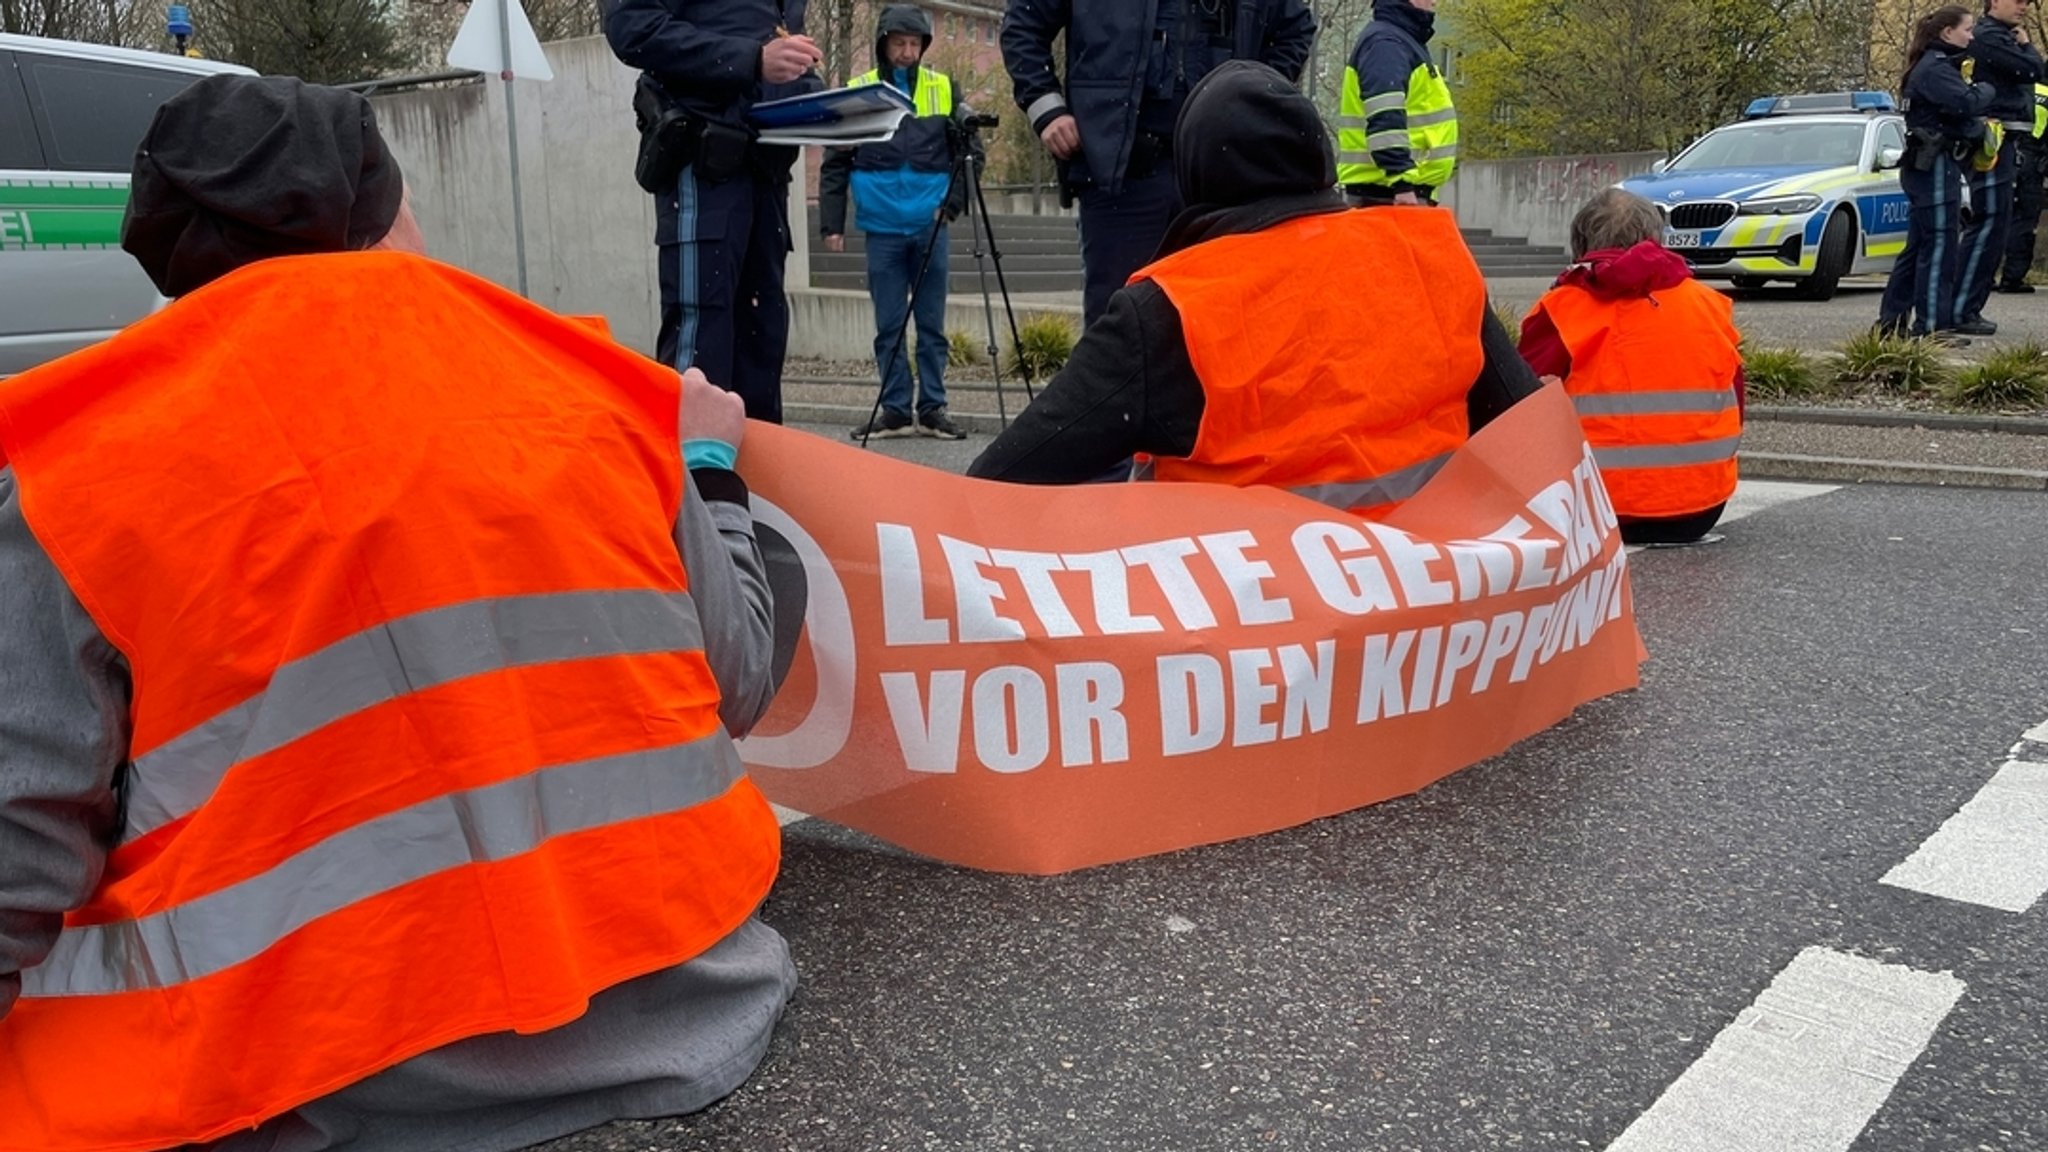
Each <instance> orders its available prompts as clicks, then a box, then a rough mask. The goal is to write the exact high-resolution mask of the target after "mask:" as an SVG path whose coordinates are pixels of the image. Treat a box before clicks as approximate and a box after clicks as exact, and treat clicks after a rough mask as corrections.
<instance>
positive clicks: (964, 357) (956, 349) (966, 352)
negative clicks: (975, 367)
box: [946, 328, 981, 368]
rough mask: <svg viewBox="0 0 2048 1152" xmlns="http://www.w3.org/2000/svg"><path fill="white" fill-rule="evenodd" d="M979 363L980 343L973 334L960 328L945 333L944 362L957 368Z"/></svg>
mask: <svg viewBox="0 0 2048 1152" xmlns="http://www.w3.org/2000/svg"><path fill="white" fill-rule="evenodd" d="M979 363H981V345H980V344H979V343H977V342H976V341H975V339H974V334H973V333H971V332H968V331H966V330H965V329H962V328H955V329H954V330H953V331H951V332H948V333H946V364H947V366H948V367H952V368H959V367H962V366H964V365H968V364H979Z"/></svg>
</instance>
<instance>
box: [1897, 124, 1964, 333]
mask: <svg viewBox="0 0 2048 1152" xmlns="http://www.w3.org/2000/svg"><path fill="white" fill-rule="evenodd" d="M1899 185H1900V187H1901V188H1903V189H1904V190H1905V193H1906V202H1907V203H1908V204H1909V205H1911V211H1910V214H1909V215H1908V216H1907V218H1906V247H1905V249H1904V250H1903V251H1901V252H1900V253H1899V256H1898V259H1897V260H1895V261H1893V263H1892V278H1891V279H1890V280H1888V281H1886V282H1885V286H1884V301H1883V303H1882V304H1880V305H1879V306H1878V316H1877V319H1878V323H1879V324H1881V325H1883V326H1884V327H1886V328H1890V329H1898V330H1907V329H1910V330H1911V332H1912V333H1913V334H1914V335H1916V336H1924V335H1926V334H1927V333H1929V332H1939V331H1941V330H1942V329H1944V328H1953V327H1955V325H1956V320H1957V319H1958V317H1957V316H1956V312H1955V305H1956V297H1957V295H1958V293H1957V290H1956V287H1957V283H1958V280H1959V276H1960V273H1959V269H1960V268H1961V265H1962V261H1961V259H1960V256H1961V248H1962V245H1961V243H1960V241H1959V238H1958V235H1957V216H1958V214H1959V213H1960V212H1961V210H1962V199H1963V174H1962V169H1961V166H1960V165H1958V164H1957V163H1956V162H1955V161H1954V160H1952V159H1950V158H1949V157H1948V156H1946V155H1942V156H1937V157H1935V159H1934V166H1933V167H1932V168H1929V169H1928V170H1927V171H1925V172H1922V171H1920V170H1919V169H1917V168H1914V167H1913V166H1912V165H1910V164H1909V165H1907V166H1906V167H1905V168H1902V169H1900V171H1899Z"/></svg>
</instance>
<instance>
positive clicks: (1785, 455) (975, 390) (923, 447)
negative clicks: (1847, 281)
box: [783, 376, 2048, 492]
mask: <svg viewBox="0 0 2048 1152" xmlns="http://www.w3.org/2000/svg"><path fill="white" fill-rule="evenodd" d="M948 391H949V393H950V396H949V397H948V398H949V399H950V400H951V401H952V404H951V406H950V407H951V411H952V413H953V418H954V419H955V420H957V421H959V423H960V426H961V427H962V428H965V429H966V430H967V431H968V432H969V433H970V435H969V437H968V439H967V440H966V441H965V442H963V443H944V442H938V441H932V440H926V439H923V438H917V439H909V440H877V441H875V442H874V444H873V447H875V448H878V449H885V450H888V451H889V453H890V454H891V455H895V456H901V457H903V458H905V459H910V460H916V461H919V462H920V463H926V464H930V465H932V466H933V467H938V468H947V469H950V470H952V471H959V470H961V469H964V468H965V467H966V465H967V463H968V462H969V461H971V460H973V459H974V457H975V455H976V454H977V453H979V452H980V451H981V449H982V447H983V446H985V445H986V444H987V443H988V437H990V436H992V435H994V434H995V433H996V432H997V431H998V430H999V429H1000V428H1001V427H1002V424H1001V421H1000V420H999V419H998V417H997V414H996V410H997V402H996V401H997V397H996V393H995V390H994V389H993V388H992V387H990V386H989V385H988V384H986V383H983V384H979V385H977V384H975V383H972V382H967V381H962V382H958V383H956V384H954V385H953V386H952V387H951V388H949V389H948ZM1002 399H1003V402H1004V404H1005V406H1006V407H1007V410H1008V412H1009V414H1010V415H1011V416H1013V417H1014V416H1015V415H1016V414H1017V412H1018V410H1019V409H1021V408H1022V407H1023V405H1024V403H1025V395H1024V387H1023V385H1022V384H1021V383H1020V382H1018V381H1015V380H1010V381H1007V382H1006V383H1005V385H1004V389H1003V397H1002ZM874 400H875V386H874V385H873V384H870V383H867V382H865V381H860V382H856V381H851V380H844V379H834V378H824V377H818V376H790V377H787V378H786V379H785V380H784V382H783V411H784V414H785V416H786V417H787V419H788V420H789V422H790V423H791V424H798V425H802V426H805V427H807V428H808V429H809V430H811V431H815V432H819V433H821V434H826V435H838V436H844V435H845V430H846V429H849V428H852V427H853V426H855V425H857V424H860V423H862V422H864V421H865V420H866V419H867V418H868V412H869V409H870V406H871V405H872V404H873V403H874ZM1742 474H1743V475H1744V476H1747V477H1750V478H1752V479H1757V480H1810V481H1824V482H1826V483H1830V484H1841V483H1880V484H1936V485H1954V486H1959V487H1966V488H2014V489H2023V490H2027V491H2034V492H2048V420H2041V419H2026V418H2019V417H2001V416H1956V415H1946V414H1940V413H1921V412H1904V413H1902V412H1884V411H1870V410H1866V409H1841V408H1775V407H1765V406H1761V405H1756V406H1752V407H1751V408H1750V409H1749V419H1748V422H1747V424H1746V425H1745V427H1744V429H1743V437H1742Z"/></svg>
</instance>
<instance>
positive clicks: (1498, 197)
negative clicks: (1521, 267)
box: [1440, 152, 1664, 248]
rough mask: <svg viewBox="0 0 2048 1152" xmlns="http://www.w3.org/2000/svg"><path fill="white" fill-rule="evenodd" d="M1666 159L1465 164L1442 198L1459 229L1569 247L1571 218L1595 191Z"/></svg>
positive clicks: (1621, 156) (1654, 155)
mask: <svg viewBox="0 0 2048 1152" xmlns="http://www.w3.org/2000/svg"><path fill="white" fill-rule="evenodd" d="M1663 158H1664V153H1662V152H1620V153H1614V154H1611V155H1605V156H1542V157H1533V158H1530V159H1523V160H1469V161H1461V162H1459V164H1458V174H1457V175H1456V176H1454V177H1452V178H1451V182H1450V184H1449V185H1447V186H1446V187H1445V189H1444V192H1443V195H1442V196H1441V197H1440V199H1441V200H1442V201H1443V202H1444V203H1445V204H1446V205H1448V206H1450V208H1451V209H1452V210H1453V211H1455V212H1456V213H1457V214H1458V224H1459V226H1460V227H1464V228H1488V229H1491V230H1493V231H1494V232H1495V233H1496V234H1499V235H1502V236H1525V237H1527V238H1528V239H1529V242H1530V243H1532V244H1556V245H1560V246H1563V247H1566V248H1569V247H1570V243H1571V224H1572V216H1573V215H1574V214H1576V213H1577V212H1578V210H1579V208H1580V207H1581V206H1583V205H1584V204H1585V203H1586V201H1587V200H1588V199H1590V198H1591V197H1592V195H1593V194H1594V193H1595V192H1598V191H1600V190H1601V189H1602V188H1605V187H1607V186H1608V185H1610V184H1613V183H1616V182H1617V181H1620V180H1623V179H1626V178H1627V177H1630V176H1637V175H1641V174H1642V173H1644V172H1648V171H1649V170H1650V165H1651V164H1652V163H1654V162H1656V161H1658V160H1662V159H1663Z"/></svg>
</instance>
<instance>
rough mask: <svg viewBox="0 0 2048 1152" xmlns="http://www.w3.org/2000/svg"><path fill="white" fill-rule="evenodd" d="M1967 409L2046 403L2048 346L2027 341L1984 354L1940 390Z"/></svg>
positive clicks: (2019, 406)
mask: <svg viewBox="0 0 2048 1152" xmlns="http://www.w3.org/2000/svg"><path fill="white" fill-rule="evenodd" d="M1942 398H1943V399H1944V400H1947V401H1948V402H1949V403H1951V404H1956V405H1960V406H1963V407H1969V408H2039V407H2041V405H2042V404H2043V403H2048V349H2044V348H2042V347H2041V346H2040V345H2039V344H2036V343H2034V342H2033V341H2031V340H2029V341H2027V342H2026V343H2025V344H2021V345H2019V346H2018V347H2015V348H2004V349H2000V350H1999V351H1997V352H1993V353H1992V354H1991V355H1989V356H1986V357H1985V358H1984V359H1983V360H1981V361H1979V362H1978V363H1976V364H1972V365H1970V366H1969V367H1968V368H1965V369H1963V371H1962V372H1961V373H1960V374H1959V375H1957V377H1956V379H1955V382H1954V383H1952V384H1950V385H1949V386H1948V388H1947V389H1946V390H1944V391H1943V393H1942Z"/></svg>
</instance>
